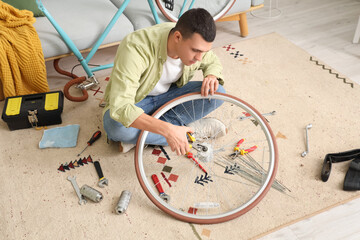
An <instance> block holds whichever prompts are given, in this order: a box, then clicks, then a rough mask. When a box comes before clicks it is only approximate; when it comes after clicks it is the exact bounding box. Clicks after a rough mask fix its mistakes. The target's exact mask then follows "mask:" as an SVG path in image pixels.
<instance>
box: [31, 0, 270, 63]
mask: <svg viewBox="0 0 360 240" xmlns="http://www.w3.org/2000/svg"><path fill="white" fill-rule="evenodd" d="M175 1H176V0H175ZM209 1H211V0H209ZM122 2H123V0H62V1H58V0H42V3H43V5H44V7H45V8H46V9H47V10H48V12H49V13H50V14H51V15H52V16H53V18H54V19H55V20H56V21H57V22H58V24H59V25H60V27H61V28H63V30H64V31H65V32H66V33H67V34H68V35H69V37H70V39H72V40H73V42H74V43H75V45H76V46H77V48H78V49H80V50H84V49H88V48H91V47H92V46H93V45H94V43H95V41H96V40H97V38H98V36H99V35H100V34H101V33H102V32H103V31H104V29H105V28H106V26H107V24H108V23H109V22H110V20H111V18H112V17H113V15H114V14H115V12H116V11H117V6H120V5H121V3H122ZM262 3H263V0H237V1H236V2H235V4H234V6H233V7H232V8H231V9H230V11H229V12H228V13H227V16H233V15H234V14H235V15H237V14H239V13H243V14H244V13H245V20H246V12H247V11H249V10H250V9H251V8H252V7H254V6H258V5H260V6H261V4H262ZM154 4H155V2H154ZM157 12H158V15H159V17H160V20H161V21H167V20H166V19H165V17H163V16H162V14H161V12H160V11H159V10H158V9H157ZM223 19H225V20H226V17H225V18H223ZM230 20H234V19H230ZM235 20H236V19H235ZM243 22H244V20H243ZM245 22H246V21H245ZM154 24H155V21H154V19H153V16H152V13H151V11H150V8H149V6H148V2H147V0H131V1H130V3H129V5H128V6H127V8H126V9H125V11H124V14H122V15H121V16H120V18H119V20H118V21H117V22H116V24H115V25H114V27H113V29H112V30H111V31H110V33H109V35H108V36H107V37H106V38H105V40H104V42H103V43H102V45H103V46H109V45H115V44H118V43H119V41H121V40H122V39H123V38H124V37H125V36H126V35H127V34H129V33H131V32H132V31H134V30H137V29H140V28H144V27H147V26H151V25H154ZM245 25H246V28H247V24H245ZM34 26H35V28H36V30H37V32H38V35H39V38H40V41H41V44H42V48H43V52H44V57H45V59H56V58H60V57H62V56H64V55H67V54H69V53H71V51H70V49H69V48H68V47H67V46H66V45H65V43H64V42H63V40H62V39H61V38H60V36H59V34H58V33H57V32H56V30H55V28H54V27H53V26H52V25H51V23H50V22H49V20H48V19H47V18H46V17H37V19H36V23H35V24H34ZM246 30H247V29H246ZM241 35H242V36H246V35H247V34H241Z"/></svg>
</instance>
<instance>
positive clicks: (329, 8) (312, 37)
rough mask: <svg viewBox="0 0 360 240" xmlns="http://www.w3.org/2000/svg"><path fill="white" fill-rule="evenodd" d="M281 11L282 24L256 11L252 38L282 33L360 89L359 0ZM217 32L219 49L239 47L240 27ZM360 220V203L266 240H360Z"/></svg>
mask: <svg viewBox="0 0 360 240" xmlns="http://www.w3.org/2000/svg"><path fill="white" fill-rule="evenodd" d="M272 2H273V4H274V2H275V0H273V1H272ZM268 3H269V0H265V5H266V6H268ZM278 9H279V10H280V11H281V15H280V16H279V17H276V18H267V19H265V18H259V17H255V16H258V15H260V16H261V17H263V16H269V14H268V13H269V12H268V11H265V10H268V9H264V10H257V11H256V12H255V11H254V13H253V14H254V15H255V16H253V15H251V14H248V25H249V36H248V37H247V38H252V37H256V36H261V35H264V34H267V33H271V32H277V33H279V34H280V35H282V36H284V37H286V38H287V39H289V40H290V41H291V42H293V43H294V44H295V45H297V46H299V47H301V48H302V49H304V50H306V51H307V52H308V53H309V54H311V55H313V56H315V57H316V58H318V59H320V60H322V61H323V62H325V63H327V64H328V65H329V66H331V67H332V68H334V69H335V70H337V71H338V72H339V73H341V74H343V75H344V76H346V77H348V78H349V79H351V80H353V81H355V82H356V83H358V84H360V44H353V43H352V40H353V37H354V33H355V29H356V25H357V21H358V19H359V16H360V1H359V0H358V1H356V0H342V1H338V0H317V1H313V0H279V1H278ZM260 11H262V12H261V13H260ZM272 13H278V12H277V11H275V10H273V11H272ZM217 26H218V35H217V41H216V43H215V46H216V47H219V46H222V45H224V44H227V43H232V42H237V41H239V38H238V35H239V30H238V29H239V27H238V23H236V22H231V23H229V22H228V23H218V24H217ZM274 47H276V46H274ZM359 217H360V199H356V200H353V201H351V202H349V203H346V204H344V205H341V206H338V207H335V208H333V209H330V210H328V211H326V212H323V213H320V214H318V215H316V216H313V217H310V218H308V219H304V220H302V221H299V222H297V223H294V224H292V225H290V226H287V227H284V228H282V229H280V230H278V231H276V232H273V233H271V234H269V235H267V236H265V237H262V238H261V239H262V240H273V239H283V240H290V239H296V240H298V239H299V240H300V239H301V240H305V239H306V240H308V239H316V240H322V239H324V240H329V239H336V240H340V239H341V240H343V239H360V225H359V224H357V221H358V219H359Z"/></svg>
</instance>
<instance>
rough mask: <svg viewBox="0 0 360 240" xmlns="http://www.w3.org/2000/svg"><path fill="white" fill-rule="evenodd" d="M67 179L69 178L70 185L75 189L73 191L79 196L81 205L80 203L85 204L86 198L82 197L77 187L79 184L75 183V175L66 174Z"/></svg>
mask: <svg viewBox="0 0 360 240" xmlns="http://www.w3.org/2000/svg"><path fill="white" fill-rule="evenodd" d="M67 180H69V181H70V182H71V184H72V186H73V187H74V189H75V192H76V195H77V196H78V197H79V204H80V205H81V204H83V203H84V204H85V203H86V199H85V198H84V197H83V195H81V193H80V189H79V186H78V184H77V182H76V177H75V176H72V177H71V176H68V177H67Z"/></svg>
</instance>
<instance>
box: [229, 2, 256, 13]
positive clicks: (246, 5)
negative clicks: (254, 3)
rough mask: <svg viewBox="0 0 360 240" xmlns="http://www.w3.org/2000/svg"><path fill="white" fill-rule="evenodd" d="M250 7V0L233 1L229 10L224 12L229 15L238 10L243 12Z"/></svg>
mask: <svg viewBox="0 0 360 240" xmlns="http://www.w3.org/2000/svg"><path fill="white" fill-rule="evenodd" d="M250 7H251V0H241V1H235V3H234V5H233V6H232V8H230V10H229V11H228V12H227V13H226V15H231V14H234V13H238V12H244V11H246V10H249V8H250Z"/></svg>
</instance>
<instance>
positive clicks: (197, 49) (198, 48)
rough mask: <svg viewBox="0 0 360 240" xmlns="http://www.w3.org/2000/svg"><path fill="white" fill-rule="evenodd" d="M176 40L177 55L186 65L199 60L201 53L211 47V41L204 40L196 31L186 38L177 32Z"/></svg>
mask: <svg viewBox="0 0 360 240" xmlns="http://www.w3.org/2000/svg"><path fill="white" fill-rule="evenodd" d="M177 41H178V42H177V48H176V49H177V55H178V56H179V57H180V59H181V61H182V62H183V63H184V64H185V65H186V66H190V65H192V64H194V63H196V62H197V61H201V59H202V57H203V54H204V53H205V52H208V51H209V50H210V49H211V47H212V43H211V42H207V41H205V40H204V39H203V38H202V36H201V35H200V34H198V33H194V34H193V35H192V36H191V37H190V38H187V39H184V38H183V37H182V35H181V34H180V33H179V36H178V38H177Z"/></svg>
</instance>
